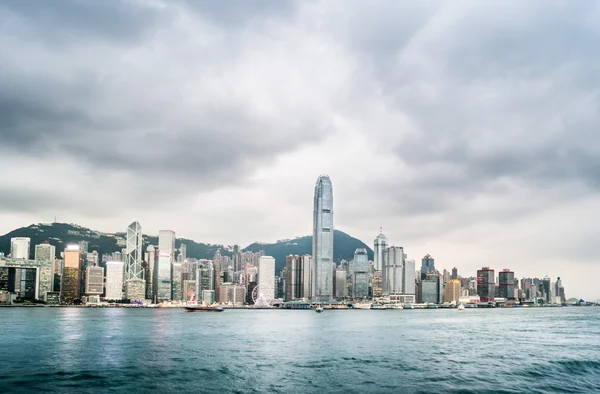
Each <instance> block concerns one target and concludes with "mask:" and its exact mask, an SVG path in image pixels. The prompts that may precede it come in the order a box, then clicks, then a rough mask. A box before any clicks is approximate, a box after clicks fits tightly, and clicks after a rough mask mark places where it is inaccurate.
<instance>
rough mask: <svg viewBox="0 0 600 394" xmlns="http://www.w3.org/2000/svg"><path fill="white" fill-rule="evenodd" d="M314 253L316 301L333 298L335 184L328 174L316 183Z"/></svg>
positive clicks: (314, 296)
mask: <svg viewBox="0 0 600 394" xmlns="http://www.w3.org/2000/svg"><path fill="white" fill-rule="evenodd" d="M313 208H314V209H313V253H312V259H313V261H314V267H315V275H314V278H315V279H314V295H313V298H314V300H316V301H332V300H333V270H332V269H331V266H332V263H333V234H334V226H333V186H332V184H331V180H330V179H329V177H328V176H327V175H321V176H320V177H319V179H317V183H316V185H315V195H314V206H313Z"/></svg>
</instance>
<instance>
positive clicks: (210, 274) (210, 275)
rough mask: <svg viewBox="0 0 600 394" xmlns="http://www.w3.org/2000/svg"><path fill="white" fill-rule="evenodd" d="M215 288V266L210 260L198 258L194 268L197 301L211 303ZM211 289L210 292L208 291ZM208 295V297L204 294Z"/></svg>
mask: <svg viewBox="0 0 600 394" xmlns="http://www.w3.org/2000/svg"><path fill="white" fill-rule="evenodd" d="M214 290H215V266H214V264H213V262H212V261H210V260H200V261H199V262H198V268H196V297H197V300H198V302H199V303H205V304H212V303H213V302H214V301H215V300H214ZM210 291H212V293H209V292H210ZM206 295H210V299H207V298H206V297H205V296H206Z"/></svg>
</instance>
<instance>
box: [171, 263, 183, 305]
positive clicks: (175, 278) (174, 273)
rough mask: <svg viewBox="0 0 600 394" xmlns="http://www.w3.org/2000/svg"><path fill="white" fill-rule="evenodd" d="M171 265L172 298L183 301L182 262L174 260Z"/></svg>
mask: <svg viewBox="0 0 600 394" xmlns="http://www.w3.org/2000/svg"><path fill="white" fill-rule="evenodd" d="M171 267H172V268H171V300H173V301H181V300H182V299H183V291H182V290H183V289H182V280H181V273H182V272H181V263H175V262H174V263H173V265H172V266H171Z"/></svg>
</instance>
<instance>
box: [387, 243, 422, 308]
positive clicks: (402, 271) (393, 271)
mask: <svg viewBox="0 0 600 394" xmlns="http://www.w3.org/2000/svg"><path fill="white" fill-rule="evenodd" d="M382 272H383V278H382V279H383V296H385V297H389V298H390V300H395V301H399V302H405V303H414V302H415V262H414V260H406V255H405V254H404V249H403V248H402V247H396V246H390V247H388V248H387V249H386V250H385V251H384V254H383V270H382Z"/></svg>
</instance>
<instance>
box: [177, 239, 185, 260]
mask: <svg viewBox="0 0 600 394" xmlns="http://www.w3.org/2000/svg"><path fill="white" fill-rule="evenodd" d="M179 255H180V256H181V260H185V259H187V246H186V245H185V244H184V243H183V242H182V243H181V246H180V247H179Z"/></svg>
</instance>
